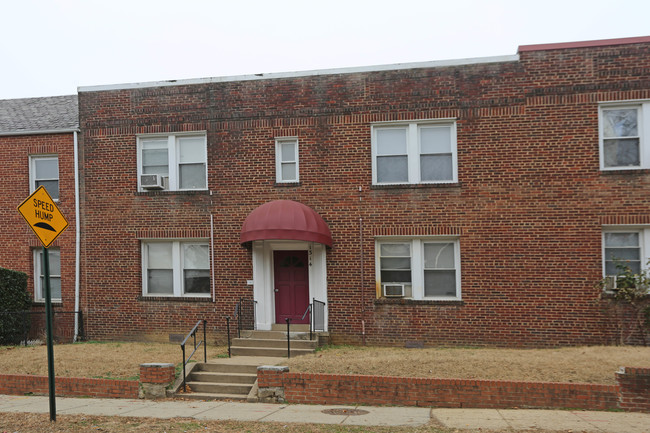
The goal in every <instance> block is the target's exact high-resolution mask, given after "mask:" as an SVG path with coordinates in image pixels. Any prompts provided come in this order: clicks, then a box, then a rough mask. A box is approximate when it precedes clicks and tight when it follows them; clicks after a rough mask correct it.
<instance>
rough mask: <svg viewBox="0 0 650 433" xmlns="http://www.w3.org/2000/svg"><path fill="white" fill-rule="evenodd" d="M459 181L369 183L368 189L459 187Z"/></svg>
mask: <svg viewBox="0 0 650 433" xmlns="http://www.w3.org/2000/svg"><path fill="white" fill-rule="evenodd" d="M460 187H461V184H460V182H449V183H400V184H390V185H382V184H377V185H370V189H377V190H382V189H420V188H460Z"/></svg>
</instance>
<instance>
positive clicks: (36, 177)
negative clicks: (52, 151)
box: [30, 155, 59, 200]
mask: <svg viewBox="0 0 650 433" xmlns="http://www.w3.org/2000/svg"><path fill="white" fill-rule="evenodd" d="M30 181H31V182H30V183H31V185H30V189H31V191H32V192H34V191H36V189H37V188H38V187H39V186H41V185H43V186H44V187H45V189H46V190H47V192H48V194H50V197H52V199H53V200H58V199H59V158H58V157H57V156H55V155H45V156H32V157H30Z"/></svg>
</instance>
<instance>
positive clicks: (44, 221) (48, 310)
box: [18, 186, 68, 421]
mask: <svg viewBox="0 0 650 433" xmlns="http://www.w3.org/2000/svg"><path fill="white" fill-rule="evenodd" d="M18 212H20V214H21V215H22V216H23V218H25V221H26V222H27V224H29V227H30V228H31V229H32V230H33V231H34V234H36V236H37V237H38V239H39V240H40V241H41V243H42V244H43V274H44V277H45V281H44V286H45V321H46V322H47V376H48V382H49V389H50V421H56V400H55V396H56V392H55V389H54V384H55V381H54V341H53V338H52V332H53V329H52V328H53V326H52V323H53V315H52V289H51V286H50V256H49V254H48V250H47V248H48V247H49V246H50V245H51V244H52V242H54V240H55V239H56V238H57V237H59V235H60V234H61V232H63V230H65V229H66V228H67V227H68V220H66V219H65V217H64V216H63V214H62V213H61V211H60V210H59V208H58V207H57V205H56V203H54V200H52V197H51V196H50V194H48V192H47V190H46V189H45V188H44V187H43V186H39V187H38V189H37V190H36V191H34V192H33V193H32V194H31V195H30V196H29V197H27V198H26V199H25V201H24V202H22V204H21V205H20V206H18ZM34 278H36V276H34Z"/></svg>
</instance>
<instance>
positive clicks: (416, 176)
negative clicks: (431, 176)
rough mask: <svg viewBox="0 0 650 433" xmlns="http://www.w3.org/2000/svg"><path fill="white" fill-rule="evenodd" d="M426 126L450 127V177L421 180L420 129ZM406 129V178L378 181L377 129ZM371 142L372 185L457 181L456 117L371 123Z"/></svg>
mask: <svg viewBox="0 0 650 433" xmlns="http://www.w3.org/2000/svg"><path fill="white" fill-rule="evenodd" d="M426 126H447V127H449V128H450V140H451V143H450V151H451V159H452V178H451V179H445V180H427V181H423V180H421V173H420V152H421V149H420V129H421V128H422V127H426ZM388 128H394V129H406V155H407V167H408V168H407V170H408V175H407V177H408V180H407V181H405V182H379V180H378V178H377V176H378V173H377V171H378V169H377V157H378V153H377V131H378V130H381V129H388ZM371 144H372V146H371V147H372V183H373V185H407V184H441V183H443V184H444V183H457V182H458V149H457V132H456V119H454V118H445V119H425V120H417V121H408V122H403V121H400V122H377V123H373V124H372V125H371Z"/></svg>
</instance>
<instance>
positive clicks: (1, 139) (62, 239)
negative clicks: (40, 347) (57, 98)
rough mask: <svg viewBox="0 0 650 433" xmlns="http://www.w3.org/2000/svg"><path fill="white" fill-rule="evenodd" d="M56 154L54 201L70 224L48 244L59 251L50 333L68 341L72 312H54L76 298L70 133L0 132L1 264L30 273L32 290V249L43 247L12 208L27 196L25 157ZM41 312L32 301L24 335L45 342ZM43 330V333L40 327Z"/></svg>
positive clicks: (41, 305) (27, 162)
mask: <svg viewBox="0 0 650 433" xmlns="http://www.w3.org/2000/svg"><path fill="white" fill-rule="evenodd" d="M38 155H57V156H58V160H59V191H60V197H59V201H58V202H57V206H58V207H59V209H60V211H61V213H63V215H64V216H65V218H66V219H67V220H68V222H69V226H68V228H67V229H66V230H65V231H64V232H63V233H62V234H61V235H60V236H59V237H58V238H57V240H56V241H54V243H53V244H52V245H51V246H50V248H59V249H60V253H61V274H62V275H63V277H62V278H61V301H60V302H58V301H57V302H54V303H53V307H54V311H55V322H56V324H55V332H56V333H55V336H56V338H57V340H60V341H70V340H71V339H72V337H73V335H74V316H73V315H72V314H57V312H63V311H74V297H75V230H76V228H75V224H76V222H75V188H74V135H73V133H72V132H60V133H58V132H56V131H54V132H52V133H44V134H43V133H39V132H38V131H36V132H35V133H32V134H22V133H19V134H16V135H2V136H0V161H2V164H3V174H4V176H3V182H4V184H3V187H2V188H0V202H2V203H3V206H2V208H1V209H0V219H1V220H2V221H4V225H3V230H2V233H1V234H0V240H1V242H0V266H2V267H4V268H8V269H13V270H17V271H22V272H25V273H26V274H27V275H28V276H29V280H28V289H29V290H30V291H31V292H32V294H33V291H34V287H35V285H34V250H41V249H42V245H41V243H40V242H39V240H38V238H37V237H36V236H35V235H34V233H33V232H32V230H31V229H30V227H29V226H28V225H27V224H26V223H25V220H24V219H23V218H22V217H21V216H20V214H19V213H18V211H17V207H18V206H19V205H20V204H21V203H22V202H23V201H24V200H25V199H26V198H27V197H28V196H29V195H30V194H31V192H32V191H30V157H31V156H38ZM44 313H45V306H44V303H43V302H42V301H40V302H34V305H33V314H32V330H31V333H30V335H29V338H30V339H31V338H33V339H42V340H44V338H45V337H44V334H43V335H40V332H41V330H44V329H45V327H44V320H45V319H44ZM43 332H44V331H43Z"/></svg>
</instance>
